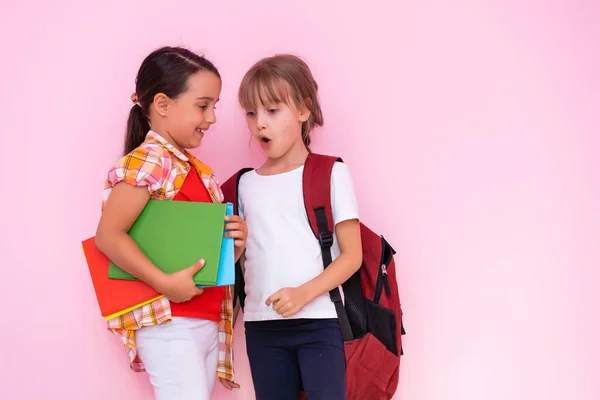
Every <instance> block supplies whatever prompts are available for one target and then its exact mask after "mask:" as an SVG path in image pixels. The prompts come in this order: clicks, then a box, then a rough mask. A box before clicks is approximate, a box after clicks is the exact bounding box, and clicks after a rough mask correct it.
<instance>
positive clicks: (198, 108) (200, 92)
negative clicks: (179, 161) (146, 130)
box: [151, 70, 221, 150]
mask: <svg viewBox="0 0 600 400" xmlns="http://www.w3.org/2000/svg"><path fill="white" fill-rule="evenodd" d="M220 93H221V79H220V78H219V77H218V76H217V75H216V74H214V73H213V72H210V71H206V70H200V71H198V72H196V73H194V74H192V75H190V77H189V78H188V80H187V90H186V91H185V92H183V93H182V94H181V95H179V96H177V97H176V98H174V99H171V98H169V97H167V96H165V95H164V94H157V95H156V97H155V99H154V113H155V116H154V118H151V121H152V129H154V130H155V131H157V132H158V133H160V134H161V135H163V136H165V138H166V139H167V140H169V142H171V143H172V144H173V145H174V146H175V147H177V148H179V149H180V150H182V149H193V148H196V147H198V146H200V143H201V142H202V138H203V137H204V133H205V132H206V130H207V129H208V128H209V127H210V126H211V125H212V124H214V123H215V122H216V121H217V117H216V114H215V105H216V103H217V102H218V101H219V96H220Z"/></svg>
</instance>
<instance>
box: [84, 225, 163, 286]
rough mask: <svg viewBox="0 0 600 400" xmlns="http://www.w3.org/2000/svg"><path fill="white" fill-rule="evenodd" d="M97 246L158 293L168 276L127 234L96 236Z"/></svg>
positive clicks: (99, 233)
mask: <svg viewBox="0 0 600 400" xmlns="http://www.w3.org/2000/svg"><path fill="white" fill-rule="evenodd" d="M95 240H96V246H97V247H98V249H100V251H102V252H103V253H104V254H105V255H106V256H107V257H108V258H109V259H111V260H112V261H113V262H114V263H115V264H116V265H118V266H119V268H121V269H122V270H123V271H125V272H127V273H129V274H131V275H133V276H135V277H136V278H138V279H139V280H141V281H142V282H145V283H147V284H148V285H150V286H151V287H153V288H154V289H155V290H157V291H158V292H161V284H162V282H163V281H164V278H165V276H166V274H165V273H164V272H162V271H161V270H160V269H158V268H157V267H156V266H155V265H154V264H153V263H152V262H151V261H150V260H149V259H148V258H147V257H146V256H145V255H144V253H142V251H141V250H140V249H139V247H138V246H137V244H136V243H135V242H134V241H133V240H132V239H131V237H130V236H129V235H128V234H127V233H125V232H114V233H113V232H111V233H110V234H108V233H103V232H101V231H100V232H98V233H97V234H96V239H95Z"/></svg>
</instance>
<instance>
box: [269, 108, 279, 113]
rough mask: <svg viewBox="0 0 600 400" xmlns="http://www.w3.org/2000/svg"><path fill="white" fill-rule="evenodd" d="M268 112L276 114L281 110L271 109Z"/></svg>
mask: <svg viewBox="0 0 600 400" xmlns="http://www.w3.org/2000/svg"><path fill="white" fill-rule="evenodd" d="M268 111H269V113H270V114H275V113H276V112H277V111H279V109H277V108H270V109H269V110H268Z"/></svg>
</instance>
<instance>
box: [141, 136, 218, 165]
mask: <svg viewBox="0 0 600 400" xmlns="http://www.w3.org/2000/svg"><path fill="white" fill-rule="evenodd" d="M146 139H150V140H153V141H155V142H156V143H158V144H159V145H160V146H161V147H163V148H164V149H165V150H166V151H168V152H169V153H171V154H173V155H174V156H175V157H177V158H178V159H180V160H181V161H183V162H185V163H189V164H191V165H192V166H194V167H195V168H196V169H197V170H198V172H200V173H201V174H202V175H204V176H211V175H212V173H213V171H212V168H211V167H209V166H208V165H206V164H204V163H203V162H201V161H200V160H198V159H197V158H196V157H194V156H193V155H192V154H190V153H189V152H188V151H187V150H184V151H183V152H181V151H179V150H178V149H177V148H176V147H175V146H173V145H172V144H171V143H169V142H168V141H167V139H165V138H164V137H162V136H161V135H160V134H158V133H156V132H154V131H153V130H150V131H148V133H147V134H146Z"/></svg>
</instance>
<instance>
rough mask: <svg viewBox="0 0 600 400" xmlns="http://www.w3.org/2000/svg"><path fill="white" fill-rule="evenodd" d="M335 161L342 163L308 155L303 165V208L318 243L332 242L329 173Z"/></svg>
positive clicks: (319, 155)
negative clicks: (323, 240) (322, 240)
mask: <svg viewBox="0 0 600 400" xmlns="http://www.w3.org/2000/svg"><path fill="white" fill-rule="evenodd" d="M337 161H339V162H343V161H342V159H341V158H338V157H332V156H325V155H322V154H314V153H310V154H309V155H308V158H307V159H306V162H305V163H304V172H303V176H302V190H303V193H304V207H305V208H306V213H307V215H308V221H309V222H310V226H311V228H312V231H313V233H314V234H315V237H316V238H317V240H319V242H320V241H321V239H325V240H333V214H332V211H331V173H332V171H333V165H334V164H335V163H336V162H337ZM319 224H321V225H319ZM330 235H331V237H329V236H330ZM330 262H331V261H330Z"/></svg>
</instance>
